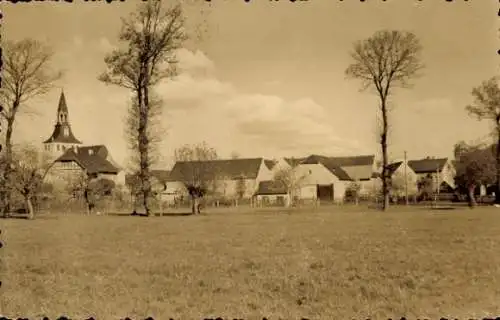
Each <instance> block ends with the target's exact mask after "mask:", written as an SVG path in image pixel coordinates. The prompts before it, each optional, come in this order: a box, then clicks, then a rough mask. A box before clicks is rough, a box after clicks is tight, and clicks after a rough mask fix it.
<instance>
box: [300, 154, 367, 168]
mask: <svg viewBox="0 0 500 320" xmlns="http://www.w3.org/2000/svg"><path fill="white" fill-rule="evenodd" d="M326 161H328V162H330V163H332V164H335V165H337V166H339V167H352V166H372V165H373V163H374V161H375V156H374V155H364V156H351V157H326V156H320V155H316V154H313V155H310V156H309V157H307V158H306V159H305V160H304V161H303V163H317V162H326Z"/></svg>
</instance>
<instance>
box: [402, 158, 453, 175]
mask: <svg viewBox="0 0 500 320" xmlns="http://www.w3.org/2000/svg"><path fill="white" fill-rule="evenodd" d="M447 161H448V158H438V159H433V158H425V159H421V160H410V161H408V166H410V168H412V169H413V171H415V173H431V172H436V171H441V170H443V167H444V165H445V164H446V162H447Z"/></svg>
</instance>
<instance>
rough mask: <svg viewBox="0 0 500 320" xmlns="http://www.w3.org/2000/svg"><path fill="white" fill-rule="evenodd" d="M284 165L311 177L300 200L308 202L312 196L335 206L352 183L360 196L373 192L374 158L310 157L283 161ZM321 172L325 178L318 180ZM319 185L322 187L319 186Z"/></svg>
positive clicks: (372, 156)
mask: <svg viewBox="0 0 500 320" xmlns="http://www.w3.org/2000/svg"><path fill="white" fill-rule="evenodd" d="M285 161H286V162H287V163H288V164H289V165H290V166H292V167H295V168H296V169H297V170H298V171H300V172H301V174H304V173H308V172H309V171H310V172H311V173H310V175H311V176H310V177H309V178H308V179H306V181H308V183H310V185H309V186H308V187H307V188H305V187H304V189H303V190H302V195H301V197H302V198H304V197H306V198H311V197H312V195H313V194H314V193H315V192H316V197H317V198H318V199H323V200H326V201H330V200H332V199H333V200H334V201H337V202H338V201H341V200H342V199H343V197H344V196H345V190H346V189H347V188H348V186H349V185H350V184H352V183H356V184H358V185H359V186H360V190H359V194H360V196H363V195H368V194H369V193H370V192H371V191H372V190H373V185H374V181H375V180H376V178H374V176H373V172H374V166H375V156H374V155H367V156H351V157H326V156H321V155H310V156H309V157H306V158H286V159H285ZM325 169H326V170H327V171H325ZM321 172H322V173H324V174H325V176H324V177H321V178H320V179H319V176H320V175H321V174H320V173H321ZM332 175H333V176H334V177H333V176H332ZM315 176H318V179H315V178H314V177H315ZM314 181H318V183H317V186H316V191H314V187H313V184H314ZM319 182H321V183H319ZM303 183H306V182H303ZM323 183H326V184H324V185H323ZM306 190H307V191H306ZM304 193H305V194H308V196H305V194H304Z"/></svg>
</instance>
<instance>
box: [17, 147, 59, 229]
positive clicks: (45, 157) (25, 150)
mask: <svg viewBox="0 0 500 320" xmlns="http://www.w3.org/2000/svg"><path fill="white" fill-rule="evenodd" d="M52 164H53V162H52V161H51V157H50V155H49V154H47V153H44V152H40V151H39V150H38V149H37V148H36V147H34V146H31V145H24V146H22V147H21V148H20V149H19V150H15V152H14V153H13V156H12V178H13V179H12V182H11V186H12V187H13V190H14V191H17V192H19V194H21V195H22V197H23V199H24V203H25V206H26V210H27V212H28V219H33V218H34V217H35V210H34V208H33V198H34V197H36V196H37V195H39V193H40V192H41V191H42V187H43V183H44V179H45V176H46V175H47V172H48V171H49V169H50V167H51V166H52Z"/></svg>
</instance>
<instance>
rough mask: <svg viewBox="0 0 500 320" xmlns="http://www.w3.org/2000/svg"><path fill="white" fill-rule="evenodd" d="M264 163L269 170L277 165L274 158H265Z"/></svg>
mask: <svg viewBox="0 0 500 320" xmlns="http://www.w3.org/2000/svg"><path fill="white" fill-rule="evenodd" d="M264 164H265V165H266V167H267V168H268V169H269V170H272V169H273V168H274V166H275V165H276V161H274V160H264Z"/></svg>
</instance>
